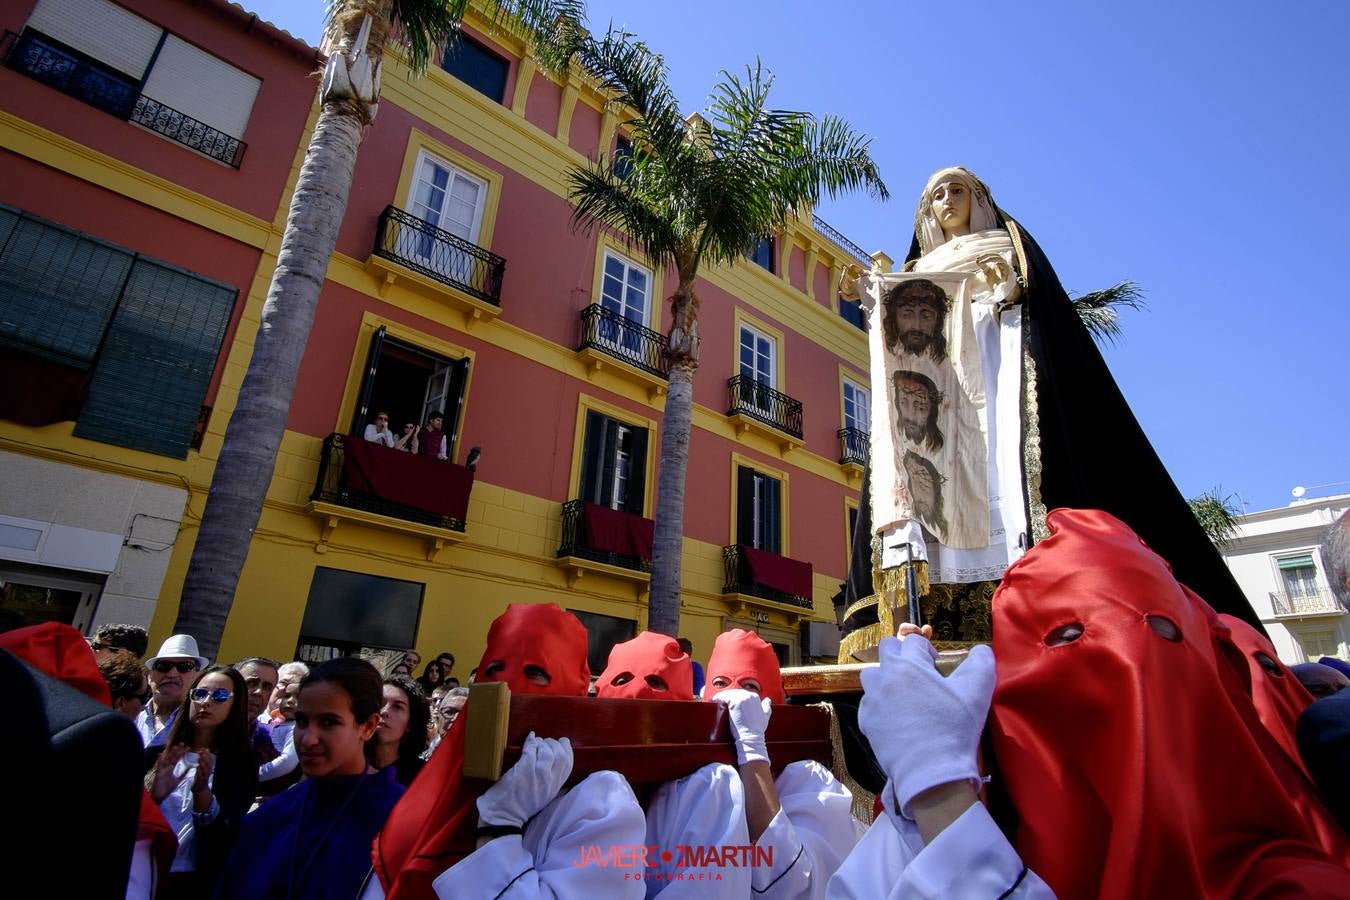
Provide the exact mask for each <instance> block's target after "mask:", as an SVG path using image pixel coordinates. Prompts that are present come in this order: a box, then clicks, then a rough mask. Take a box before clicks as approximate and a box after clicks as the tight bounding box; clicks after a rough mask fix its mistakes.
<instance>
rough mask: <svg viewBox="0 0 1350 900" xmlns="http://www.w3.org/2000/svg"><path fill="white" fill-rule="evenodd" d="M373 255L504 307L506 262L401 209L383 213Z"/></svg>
mask: <svg viewBox="0 0 1350 900" xmlns="http://www.w3.org/2000/svg"><path fill="white" fill-rule="evenodd" d="M372 252H373V253H374V254H375V255H376V256H382V257H384V258H385V259H389V260H393V261H394V262H396V263H398V264H399V265H401V266H406V267H408V268H409V269H412V270H413V271H415V272H420V273H421V274H423V275H425V276H427V277H428V278H430V279H432V280H434V281H439V282H440V283H441V284H447V285H449V286H450V287H453V288H456V289H458V290H461V291H463V292H464V293H466V294H469V295H471V296H473V297H477V298H478V299H479V300H482V301H484V302H486V303H491V304H492V305H493V306H501V305H502V299H501V298H502V275H503V274H504V273H505V271H506V260H504V259H502V258H501V257H500V256H497V255H496V254H495V253H490V252H488V251H487V250H484V249H483V248H482V247H480V246H478V245H477V244H474V243H471V242H470V241H466V240H464V238H462V237H460V236H459V235H455V234H451V233H450V232H448V231H445V230H444V229H441V228H437V227H436V226H435V225H433V224H431V223H430V222H428V221H426V220H425V219H419V218H417V217H416V216H414V215H412V214H411V213H407V212H404V211H403V210H401V209H399V208H398V207H397V206H386V207H385V208H384V212H382V213H380V224H379V228H377V229H376V231H375V249H374V250H373V251H372Z"/></svg>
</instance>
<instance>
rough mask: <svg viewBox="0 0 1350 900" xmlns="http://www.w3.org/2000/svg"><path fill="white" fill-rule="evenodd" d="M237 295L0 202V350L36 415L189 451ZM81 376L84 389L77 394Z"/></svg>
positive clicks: (88, 433)
mask: <svg viewBox="0 0 1350 900" xmlns="http://www.w3.org/2000/svg"><path fill="white" fill-rule="evenodd" d="M237 296H238V291H237V290H236V289H235V288H233V287H230V286H229V285H223V284H219V283H217V282H214V281H209V280H207V279H205V278H202V277H201V276H199V275H194V274H192V273H190V272H185V271H183V270H181V269H178V268H176V267H174V266H170V265H169V264H167V263H163V262H159V261H157V260H153V259H149V258H147V257H144V256H140V255H138V254H134V253H132V252H131V251H129V250H125V249H122V248H121V247H117V246H115V245H113V244H109V243H106V242H104V241H99V240H96V239H94V238H90V237H86V236H85V235H82V234H79V233H78V232H75V231H72V230H70V229H68V228H64V227H62V226H60V225H56V224H55V223H52V222H47V221H45V220H42V219H39V218H37V217H35V216H30V215H28V214H26V213H21V212H19V211H17V210H12V209H7V208H4V207H0V345H5V346H6V349H7V351H8V352H10V353H11V354H12V358H13V360H14V365H15V367H16V368H15V370H14V371H16V372H17V373H18V374H17V375H11V378H12V379H23V380H25V381H27V380H28V379H33V384H32V387H31V388H29V387H21V386H18V385H17V384H16V383H13V382H12V383H11V384H10V385H8V387H9V388H10V389H11V390H16V391H19V392H22V393H25V394H27V395H29V396H38V397H40V399H41V401H42V404H43V405H44V406H45V407H46V410H44V414H45V415H46V418H45V421H44V422H37V421H34V420H31V419H28V420H25V421H26V422H27V423H28V424H46V423H50V422H56V421H63V420H69V419H75V421H76V426H75V434H76V435H78V436H80V437H85V438H89V439H90V440H95V441H102V442H104V443H109V444H116V445H118V446H122V447H130V448H132V449H136V450H145V451H148V452H150V453H159V454H162V455H165V456H176V457H178V458H180V459H182V458H184V457H186V456H187V451H188V448H189V446H190V445H191V442H192V436H193V430H194V428H195V426H196V424H197V420H198V417H199V415H200V413H201V409H202V400H203V399H204V397H205V395H206V388H207V386H208V384H209V383H210V380H211V374H212V372H214V370H215V365H216V360H217V358H218V356H219V353H220V344H221V341H222V340H223V339H224V335H225V329H226V327H227V326H228V324H229V320H230V314H231V312H232V311H233V309H234V303H235V299H236V297H237ZM86 383H87V388H88V395H87V397H85V396H84V394H83V391H84V388H85V385H86Z"/></svg>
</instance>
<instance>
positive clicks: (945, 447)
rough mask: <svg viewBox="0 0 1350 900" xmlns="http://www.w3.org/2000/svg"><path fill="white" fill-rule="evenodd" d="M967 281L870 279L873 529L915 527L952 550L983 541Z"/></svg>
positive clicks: (981, 447)
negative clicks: (908, 522) (911, 524)
mask: <svg viewBox="0 0 1350 900" xmlns="http://www.w3.org/2000/svg"><path fill="white" fill-rule="evenodd" d="M967 282H968V279H966V278H964V277H963V276H962V275H960V274H955V273H953V274H947V273H941V272H927V273H902V274H888V275H880V276H875V286H874V290H875V291H876V293H877V295H879V296H877V297H876V299H877V300H878V302H877V303H876V304H875V306H874V308H873V310H872V320H873V321H872V322H871V326H872V340H873V373H872V377H873V382H874V385H873V387H874V397H873V417H872V421H873V423H874V425H873V428H874V431H876V432H877V433H876V434H874V435H873V454H872V460H873V465H872V477H873V483H872V490H873V495H872V496H873V499H872V502H873V507H874V509H873V523H874V525H875V526H876V527H877V528H878V529H880V528H881V527H883V526H885V525H886V524H888V523H891V522H898V521H901V520H904V519H913V520H917V521H918V522H919V523H920V524H922V525H923V526H924V528H926V529H927V530H928V531H929V532H930V533H931V534H932V535H933V537H935V538H936V539H937V540H938V542H939V543H941V544H943V545H945V546H948V547H954V548H957V549H975V548H982V547H986V546H988V544H989V496H988V494H989V487H988V485H989V480H988V459H989V454H988V441H987V438H986V433H987V424H986V416H985V391H984V379H983V374H982V372H981V363H980V352H979V348H978V346H977V345H976V342H975V333H974V328H973V324H972V317H971V310H970V300H969V298H967V297H966V296H965V295H964V292H965V290H966V284H967ZM878 343H879V344H880V348H879V351H880V352H879V353H878V352H877V351H878V348H877V346H876V345H877V344H878ZM883 386H884V390H883V389H882V388H883ZM883 422H885V423H887V424H888V426H889V427H886V428H880V427H878V426H880V425H881V423H883Z"/></svg>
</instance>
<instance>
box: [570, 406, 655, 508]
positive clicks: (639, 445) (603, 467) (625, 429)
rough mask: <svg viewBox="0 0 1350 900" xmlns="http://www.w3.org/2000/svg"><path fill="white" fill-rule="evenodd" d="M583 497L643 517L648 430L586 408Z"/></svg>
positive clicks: (583, 441) (591, 501)
mask: <svg viewBox="0 0 1350 900" xmlns="http://www.w3.org/2000/svg"><path fill="white" fill-rule="evenodd" d="M581 457H582V464H581V486H580V494H581V499H582V500H585V501H587V502H588V503H596V504H599V505H600V506H607V507H609V508H610V509H617V510H622V511H624V512H629V513H632V514H633V515H637V516H640V515H642V514H643V512H644V511H645V506H646V476H647V429H645V428H642V427H639V426H636V425H630V424H628V423H627V422H620V421H619V420H618V419H612V418H610V417H609V416H606V415H602V414H601V413H598V412H596V411H595V410H587V411H586V435H585V437H584V438H583V439H582V445H581Z"/></svg>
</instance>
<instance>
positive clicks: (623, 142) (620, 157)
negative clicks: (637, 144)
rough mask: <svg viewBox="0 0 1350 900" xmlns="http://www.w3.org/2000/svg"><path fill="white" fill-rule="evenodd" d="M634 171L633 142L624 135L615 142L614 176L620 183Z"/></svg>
mask: <svg viewBox="0 0 1350 900" xmlns="http://www.w3.org/2000/svg"><path fill="white" fill-rule="evenodd" d="M632 171H633V142H632V141H630V140H629V139H628V138H626V137H624V136H623V135H619V137H617V138H616V139H615V140H614V174H615V175H617V176H618V178H619V180H620V181H623V180H626V179H627V178H628V174H629V173H630V172H632Z"/></svg>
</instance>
